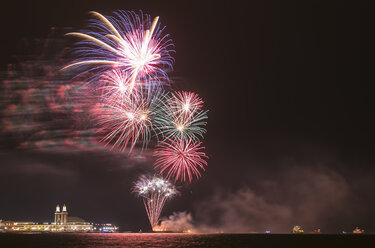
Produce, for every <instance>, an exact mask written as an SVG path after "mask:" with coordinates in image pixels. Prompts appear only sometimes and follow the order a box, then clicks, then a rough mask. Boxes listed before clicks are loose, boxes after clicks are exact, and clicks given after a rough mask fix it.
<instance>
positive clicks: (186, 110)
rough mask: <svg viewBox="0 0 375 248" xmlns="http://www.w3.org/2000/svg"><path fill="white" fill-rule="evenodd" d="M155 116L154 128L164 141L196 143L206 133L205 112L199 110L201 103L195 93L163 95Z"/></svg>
mask: <svg viewBox="0 0 375 248" xmlns="http://www.w3.org/2000/svg"><path fill="white" fill-rule="evenodd" d="M160 99H161V100H160V102H161V104H160V108H159V109H158V112H157V114H156V115H155V128H156V130H157V132H158V134H159V136H161V137H164V140H165V139H170V138H175V137H176V138H179V139H185V140H188V139H193V140H195V141H198V140H199V138H203V134H204V133H205V132H206V129H205V128H204V126H206V124H207V122H206V119H207V111H204V110H201V108H202V105H203V101H202V99H201V98H199V97H198V95H197V94H195V93H189V92H182V93H179V92H178V93H171V94H165V95H164V96H163V97H161V98H160Z"/></svg>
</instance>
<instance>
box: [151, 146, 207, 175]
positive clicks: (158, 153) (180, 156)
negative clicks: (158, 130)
mask: <svg viewBox="0 0 375 248" xmlns="http://www.w3.org/2000/svg"><path fill="white" fill-rule="evenodd" d="M203 149H204V147H202V146H201V142H196V141H193V140H192V139H188V140H186V139H177V140H176V141H174V140H171V139H167V140H166V141H164V142H163V143H162V144H161V145H159V146H158V147H157V148H156V150H155V151H154V153H153V156H155V157H156V161H155V164H154V165H155V168H156V169H158V170H160V173H163V172H167V178H168V179H169V178H174V180H175V181H177V180H181V181H182V182H184V181H187V180H189V182H191V180H192V179H193V177H194V176H195V177H196V178H199V177H200V176H201V172H200V170H205V166H207V161H206V160H205V159H206V158H207V156H206V154H205V153H204V152H203V151H202V150H203Z"/></svg>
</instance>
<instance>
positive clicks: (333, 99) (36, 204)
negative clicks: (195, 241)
mask: <svg viewBox="0 0 375 248" xmlns="http://www.w3.org/2000/svg"><path fill="white" fill-rule="evenodd" d="M201 2H203V1H125V0H121V1H56V2H55V1H48V2H47V1H46V2H41V1H24V2H19V1H13V2H11V3H9V2H8V3H2V7H1V9H2V12H3V14H2V15H1V20H0V23H1V24H0V25H1V27H0V28H1V30H2V35H1V37H0V42H1V54H0V61H1V71H5V69H6V65H7V64H9V63H17V62H19V59H17V58H18V57H19V56H18V57H15V55H20V53H22V49H21V50H20V49H19V47H20V46H21V45H20V44H21V43H22V40H23V39H30V40H32V39H35V38H41V39H44V38H46V37H47V36H48V34H49V32H50V28H51V27H53V26H54V27H58V28H64V27H72V28H73V29H74V30H78V29H79V28H82V27H83V26H84V25H85V22H86V20H87V19H88V18H89V15H88V14H87V13H88V11H90V10H95V11H98V12H100V13H104V14H110V12H111V11H112V10H116V9H124V10H136V11H137V10H139V9H142V10H143V11H144V12H145V13H148V14H151V16H155V15H159V16H160V21H161V23H162V24H163V25H166V26H167V27H166V32H167V33H170V34H171V37H172V39H173V41H174V44H175V50H176V54H175V56H174V57H175V60H176V61H175V64H174V71H173V72H171V74H170V75H171V78H179V79H180V80H176V81H178V82H177V83H176V84H175V85H174V86H173V87H174V88H175V89H183V90H192V91H195V92H197V93H198V94H199V95H200V96H202V97H203V98H204V100H205V104H206V105H205V106H206V108H208V109H209V118H208V126H207V130H208V132H207V134H206V137H205V139H204V145H205V146H206V147H207V153H208V156H209V166H208V169H207V170H206V172H205V173H203V177H202V178H201V179H200V180H198V181H197V180H196V181H194V182H193V183H192V184H191V185H189V184H183V185H179V189H180V190H181V192H182V194H181V195H180V196H179V197H177V198H176V199H174V200H172V201H171V202H169V203H168V204H167V206H166V208H165V209H164V212H163V216H168V215H170V214H172V212H180V211H188V212H190V213H192V215H193V217H194V219H195V225H196V226H197V227H199V228H202V229H203V228H206V229H208V228H212V229H214V228H217V229H220V230H224V231H236V232H241V231H260V232H263V231H264V230H265V229H271V230H275V231H283V232H287V231H289V230H290V229H291V228H292V226H293V225H297V224H299V225H302V226H303V227H304V228H305V229H306V231H312V230H313V229H315V228H319V227H320V228H322V231H323V232H324V231H327V232H339V231H341V230H347V231H350V230H352V229H353V228H354V227H356V226H360V227H361V228H364V229H365V230H368V231H372V232H375V224H374V223H375V222H374V220H375V215H374V213H373V212H372V211H371V210H372V209H374V207H375V200H374V198H373V192H374V191H373V190H374V186H375V183H374V179H375V168H374V165H375V157H374V144H373V142H374V140H375V132H374V126H375V121H374V118H373V114H374V100H373V97H372V95H373V91H372V87H371V86H372V83H373V80H370V69H369V63H368V61H369V55H368V52H367V51H368V47H369V46H368V45H369V44H368V41H367V40H368V36H369V33H370V31H371V30H372V27H370V22H369V20H370V16H371V15H370V14H369V13H368V11H367V10H368V9H369V6H368V5H367V4H366V2H361V3H357V2H355V3H354V2H349V1H329V2H327V1H248V4H247V5H246V6H245V5H244V4H242V3H241V2H242V1H226V3H225V4H219V3H218V1H212V2H209V1H205V3H204V4H203V3H201ZM60 38H61V39H62V40H64V39H67V38H64V37H62V36H61V37H60ZM56 49H57V48H56ZM20 51H21V52H20ZM2 90H3V91H4V87H3V88H2ZM7 104H9V102H5V101H3V102H2V111H3V110H4V108H5V107H4V106H6V105H7ZM1 118H3V120H4V119H6V118H8V116H7V115H4V114H3V115H2V117H1ZM21 120H22V117H21ZM67 121H69V120H67ZM25 123H26V125H27V121H26V120H25ZM64 125H66V124H63V125H62V127H60V126H59V128H62V129H64V128H66V127H64ZM67 125H69V124H67ZM4 133H5V134H4ZM0 138H2V139H1V140H0V142H2V144H1V146H0V147H1V148H2V150H1V151H0V161H1V162H0V163H1V166H0V195H1V197H0V219H13V220H26V219H32V220H36V221H37V220H39V221H52V217H53V216H52V214H53V212H54V207H55V205H56V204H57V203H60V204H63V203H66V204H67V205H68V210H69V212H70V214H71V215H75V216H80V217H83V218H84V219H87V220H90V221H94V222H113V223H116V224H119V225H120V226H121V227H122V229H123V230H138V229H139V228H143V229H147V225H148V223H147V219H146V214H145V211H144V208H143V205H142V202H141V200H140V199H137V198H135V197H134V195H132V194H131V193H130V187H131V185H132V182H133V180H134V179H135V178H137V176H138V175H139V174H140V173H142V172H151V171H152V166H151V162H150V161H148V159H146V161H143V162H137V161H135V162H134V161H133V160H132V159H130V158H127V156H125V155H124V154H112V153H110V152H107V151H103V150H100V151H97V152H84V151H76V150H74V151H71V150H64V149H63V148H61V150H60V149H59V148H56V149H55V150H52V151H48V152H45V151H44V152H41V151H34V150H32V149H30V150H28V149H19V148H14V146H13V145H12V144H11V143H12V142H13V139H11V138H9V136H7V134H6V132H3V134H2V136H0ZM22 138H23V137H20V136H18V137H17V139H18V140H19V139H22Z"/></svg>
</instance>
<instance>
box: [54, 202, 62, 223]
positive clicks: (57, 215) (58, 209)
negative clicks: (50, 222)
mask: <svg viewBox="0 0 375 248" xmlns="http://www.w3.org/2000/svg"><path fill="white" fill-rule="evenodd" d="M55 224H56V225H60V224H61V212H60V206H59V204H57V206H56V212H55Z"/></svg>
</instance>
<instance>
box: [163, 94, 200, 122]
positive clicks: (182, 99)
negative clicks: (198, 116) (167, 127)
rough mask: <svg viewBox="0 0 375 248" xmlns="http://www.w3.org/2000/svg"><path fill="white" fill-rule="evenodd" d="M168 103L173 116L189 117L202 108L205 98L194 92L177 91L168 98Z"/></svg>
mask: <svg viewBox="0 0 375 248" xmlns="http://www.w3.org/2000/svg"><path fill="white" fill-rule="evenodd" d="M168 104H169V106H170V108H171V109H170V110H171V112H172V115H173V116H176V117H177V118H183V119H189V118H191V117H193V116H194V114H195V113H196V112H198V111H199V110H201V109H202V107H203V100H202V98H200V97H199V96H198V94H196V93H194V92H186V91H182V92H175V93H172V94H171V97H170V98H169V99H168Z"/></svg>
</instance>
